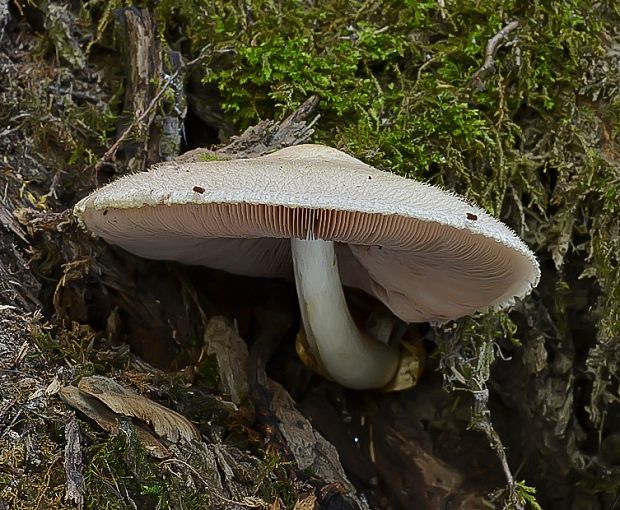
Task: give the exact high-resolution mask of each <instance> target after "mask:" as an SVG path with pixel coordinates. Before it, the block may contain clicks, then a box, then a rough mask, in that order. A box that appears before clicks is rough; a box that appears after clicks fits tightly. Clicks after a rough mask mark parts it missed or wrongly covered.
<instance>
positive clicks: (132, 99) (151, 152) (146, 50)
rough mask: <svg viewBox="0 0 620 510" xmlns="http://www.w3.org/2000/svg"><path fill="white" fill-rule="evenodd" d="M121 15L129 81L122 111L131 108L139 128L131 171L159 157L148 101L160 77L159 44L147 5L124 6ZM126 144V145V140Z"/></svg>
mask: <svg viewBox="0 0 620 510" xmlns="http://www.w3.org/2000/svg"><path fill="white" fill-rule="evenodd" d="M121 16H122V17H123V21H124V23H123V25H124V28H125V39H126V41H127V76H128V83H127V88H126V90H125V105H124V106H125V107H124V111H126V112H131V113H132V115H133V117H134V118H135V119H137V122H135V127H136V128H137V130H138V132H137V133H134V136H136V138H137V140H138V145H137V146H136V147H135V148H134V151H135V153H134V154H133V155H132V157H131V159H130V161H129V166H130V168H132V169H133V170H134V171H138V170H146V169H147V168H148V167H149V166H150V165H152V164H153V163H156V162H157V161H159V142H160V137H161V126H159V125H158V124H157V123H155V122H154V120H155V115H156V111H155V109H154V108H152V107H150V106H149V105H150V104H151V103H152V101H153V99H154V98H155V96H156V95H157V85H156V83H157V82H158V81H160V80H161V79H162V77H163V66H162V55H161V45H160V43H159V40H158V38H157V27H156V24H155V16H154V15H153V14H152V13H151V12H150V11H149V10H148V9H138V8H136V7H130V8H126V9H123V10H121ZM133 124H134V123H132V125H133ZM125 147H126V148H127V149H129V147H128V146H127V144H126V146H125ZM134 151H130V152H134Z"/></svg>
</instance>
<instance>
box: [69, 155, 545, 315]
mask: <svg viewBox="0 0 620 510" xmlns="http://www.w3.org/2000/svg"><path fill="white" fill-rule="evenodd" d="M74 212H75V214H76V216H77V217H78V219H79V221H80V222H81V223H82V224H83V225H85V226H86V227H87V228H88V229H90V230H91V231H92V232H93V233H95V234H96V235H98V236H101V237H102V238H103V239H105V240H106V241H107V242H109V243H111V244H114V245H117V246H120V247H122V248H124V249H125V250H127V251H129V252H131V253H134V254H136V255H139V256H142V257H146V258H151V259H159V260H175V261H179V262H183V263H186V264H196V265H204V266H208V267H212V268H216V269H222V270H225V271H229V272H232V273H237V274H245V275H249V276H263V277H292V260H291V249H290V242H289V238H291V237H297V238H300V239H307V238H314V239H324V240H332V241H334V242H335V243H336V253H337V257H338V263H339V268H340V274H341V279H342V282H343V284H344V285H348V286H352V287H356V288H359V289H361V290H363V291H365V292H367V293H368V294H370V295H372V296H375V297H376V298H378V299H380V300H381V301H382V302H383V303H384V304H385V305H386V306H388V308H390V309H391V310H392V312H393V313H394V314H395V315H396V316H398V317H400V318H401V319H402V320H404V321H406V322H424V321H430V322H444V321H447V320H451V319H456V318H458V317H462V316H464V315H468V314H471V313H473V312H477V311H485V310H487V309H489V308H495V309H498V308H503V307H505V306H508V305H510V304H512V303H514V300H515V298H521V297H523V296H525V295H526V294H528V293H529V292H530V291H531V289H532V288H533V287H534V286H536V284H537V283H538V280H539V277H540V270H539V267H538V263H537V262H536V258H535V257H534V254H533V253H532V252H531V251H530V249H529V248H528V247H527V246H526V245H525V244H524V243H523V242H522V241H521V240H520V239H519V238H518V237H517V236H516V234H515V233H514V232H513V231H512V230H510V229H509V228H508V227H507V226H506V225H504V224H503V223H501V222H500V221H498V220H496V219H494V218H492V217H491V216H489V215H488V214H487V213H486V212H484V211H483V210H482V209H480V208H479V207H476V206H474V205H472V204H470V203H469V202H467V201H466V200H465V199H463V198H462V197H459V196H457V195H455V194H453V193H449V192H446V191H443V190H441V189H439V188H436V187H434V186H430V185H428V184H424V183H420V182H417V181H414V180H411V179H405V178H403V177H399V176H397V175H394V174H391V173H388V172H383V171H380V170H377V169H375V168H373V167H371V166H368V165H366V164H364V163H362V162H361V161H358V160H357V159H355V158H353V157H351V156H348V155H347V154H345V153H343V152H341V151H339V150H336V149H333V148H330V147H325V146H322V145H298V146H295V147H288V148H286V149H282V150H279V151H277V152H274V153H272V154H269V155H267V156H260V157H257V158H252V159H237V160H226V161H204V162H191V163H179V162H174V161H170V162H166V163H162V164H159V165H156V166H155V167H153V168H152V169H151V170H150V171H149V172H142V173H137V174H133V175H129V176H125V177H122V178H120V179H118V180H117V181H115V182H112V183H111V184H108V185H107V186H104V187H103V188H101V189H99V190H97V191H95V192H94V193H92V194H91V195H89V196H88V197H86V198H84V199H83V200H81V201H80V202H79V203H78V204H77V205H76V206H75V209H74Z"/></svg>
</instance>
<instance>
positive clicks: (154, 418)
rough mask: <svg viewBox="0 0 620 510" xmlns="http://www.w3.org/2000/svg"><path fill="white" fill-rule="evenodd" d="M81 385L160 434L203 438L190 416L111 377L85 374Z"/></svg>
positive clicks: (102, 400)
mask: <svg viewBox="0 0 620 510" xmlns="http://www.w3.org/2000/svg"><path fill="white" fill-rule="evenodd" d="M78 389H79V391H80V392H82V393H84V394H86V395H88V396H90V397H93V398H95V399H97V400H99V401H101V402H103V403H104V404H105V405H106V406H108V407H109V408H110V409H111V410H112V411H113V412H114V413H116V414H119V415H121V416H131V417H134V418H138V419H139V420H142V421H143V422H145V423H148V424H149V425H151V426H152V427H153V429H154V430H155V433H156V434H157V435H158V436H160V437H164V438H166V439H168V440H169V441H172V442H173V443H176V442H178V441H179V440H181V439H183V440H185V441H190V440H195V441H198V440H200V434H198V431H197V430H196V428H195V427H194V426H193V425H192V424H191V422H190V421H189V420H188V419H187V418H185V417H184V416H181V415H180V414H179V413H176V412H175V411H172V410H170V409H168V408H167V407H164V406H162V405H161V404H158V403H157V402H153V401H152V400H149V399H147V398H145V397H143V396H141V395H138V394H137V393H135V392H134V391H132V390H130V389H128V388H125V387H124V386H121V385H120V384H119V383H117V382H116V381H114V380H112V379H110V378H108V377H103V376H97V375H93V376H90V377H83V378H82V379H80V382H79V383H78Z"/></svg>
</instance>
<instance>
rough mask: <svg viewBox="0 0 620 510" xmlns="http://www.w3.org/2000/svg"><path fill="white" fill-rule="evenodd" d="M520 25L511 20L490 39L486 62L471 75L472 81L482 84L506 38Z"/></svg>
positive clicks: (485, 54) (485, 51) (485, 55)
mask: <svg viewBox="0 0 620 510" xmlns="http://www.w3.org/2000/svg"><path fill="white" fill-rule="evenodd" d="M518 26H519V22H518V21H511V22H510V23H508V24H507V25H506V26H505V27H504V28H502V29H501V30H500V31H499V32H497V34H495V35H494V36H493V37H491V39H489V40H488V42H487V46H486V49H485V50H484V63H483V64H482V66H481V67H480V69H478V70H477V71H476V72H475V73H474V74H473V75H472V77H471V79H470V83H472V84H473V85H477V86H480V84H481V82H482V79H483V78H484V77H485V76H486V75H487V74H488V73H489V72H490V71H491V70H492V69H493V68H494V66H495V54H496V53H497V50H498V48H499V46H500V44H501V43H502V41H503V40H504V39H506V37H507V36H508V34H510V32H512V31H513V30H515V29H516V28H517V27H518Z"/></svg>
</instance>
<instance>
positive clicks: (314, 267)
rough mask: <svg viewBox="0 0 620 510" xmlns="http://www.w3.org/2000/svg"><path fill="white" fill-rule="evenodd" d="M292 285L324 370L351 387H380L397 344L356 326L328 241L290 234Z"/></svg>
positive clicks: (390, 371)
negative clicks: (362, 330)
mask: <svg viewBox="0 0 620 510" xmlns="http://www.w3.org/2000/svg"><path fill="white" fill-rule="evenodd" d="M291 248H292V252H293V266H294V268H295V285H296V286H297V295H298V297H299V306H300V308H301V316H302V320H303V323H304V328H305V332H306V338H307V341H308V343H309V344H310V349H311V351H312V354H313V355H314V356H318V358H319V360H320V362H321V363H322V365H323V366H324V367H325V370H326V371H327V375H328V376H329V377H331V378H332V379H333V380H334V381H336V382H337V383H339V384H342V385H343V386H347V387H349V388H353V389H359V390H361V389H370V388H380V387H381V386H384V385H386V384H387V383H388V382H389V381H390V380H391V379H392V377H393V376H394V373H395V372H396V368H397V365H398V360H399V347H398V345H395V346H388V345H385V344H383V343H381V342H379V341H377V340H375V339H373V338H371V337H369V336H368V335H365V334H364V333H363V332H361V331H360V330H358V329H357V327H356V325H355V323H354V322H353V319H352V318H351V314H350V313H349V309H348V308H347V304H346V301H345V298H344V293H343V291H342V285H341V283H340V275H339V273H338V264H337V262H336V254H335V253H334V243H333V242H331V241H322V240H300V239H292V240H291Z"/></svg>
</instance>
